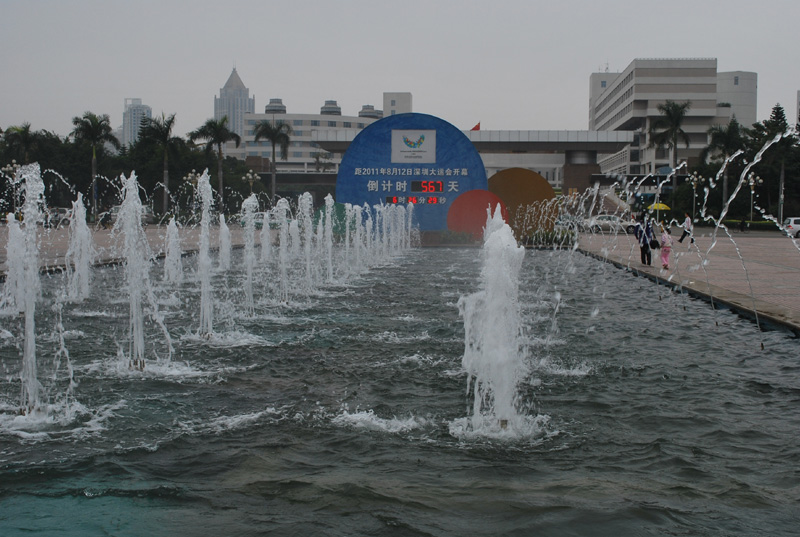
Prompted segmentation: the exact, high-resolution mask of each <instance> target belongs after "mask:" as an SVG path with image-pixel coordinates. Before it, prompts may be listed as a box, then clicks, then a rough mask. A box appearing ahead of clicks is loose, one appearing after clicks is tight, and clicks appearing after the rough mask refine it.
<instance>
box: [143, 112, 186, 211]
mask: <svg viewBox="0 0 800 537" xmlns="http://www.w3.org/2000/svg"><path fill="white" fill-rule="evenodd" d="M174 126H175V114H172V115H170V116H164V114H163V112H162V114H161V117H160V118H159V117H156V118H151V117H145V118H142V125H141V127H140V128H139V141H140V142H145V143H148V142H149V143H153V144H155V145H156V146H158V147H160V148H161V150H162V151H164V181H163V182H164V203H163V211H162V212H163V213H164V214H167V211H169V153H170V151H174V150H175V149H176V148H177V146H178V144H180V143H181V142H182V141H183V139H181V138H180V137H178V136H172V128H173V127H174Z"/></svg>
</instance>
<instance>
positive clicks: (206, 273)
mask: <svg viewBox="0 0 800 537" xmlns="http://www.w3.org/2000/svg"><path fill="white" fill-rule="evenodd" d="M197 190H198V191H199V193H200V249H199V253H198V256H197V272H198V276H199V279H200V326H199V328H198V333H199V335H201V336H205V337H208V336H210V335H211V334H212V333H213V332H214V305H213V291H212V289H211V255H210V248H211V244H210V242H211V240H210V230H209V222H210V220H211V200H212V196H213V193H212V192H211V185H210V184H209V182H208V170H206V171H204V172H203V174H202V175H201V176H200V178H199V179H198V180H197ZM222 221H224V217H223V218H222ZM220 229H221V228H220ZM221 233H222V232H221V231H220V234H221ZM221 239H222V237H220V242H221ZM226 251H227V250H226ZM220 255H222V249H220Z"/></svg>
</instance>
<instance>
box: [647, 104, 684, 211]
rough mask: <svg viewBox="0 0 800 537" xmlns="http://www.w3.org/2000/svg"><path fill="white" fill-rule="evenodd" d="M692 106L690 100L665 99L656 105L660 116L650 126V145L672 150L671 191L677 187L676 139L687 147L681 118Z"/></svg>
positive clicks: (682, 118)
mask: <svg viewBox="0 0 800 537" xmlns="http://www.w3.org/2000/svg"><path fill="white" fill-rule="evenodd" d="M691 107H692V103H691V102H690V101H686V102H682V103H678V102H675V101H669V100H668V101H667V102H665V103H664V104H659V105H658V111H659V112H660V113H661V117H660V118H658V119H657V120H655V122H654V123H653V124H652V125H651V126H650V132H649V135H650V147H654V146H655V147H665V146H666V147H668V148H669V149H670V150H671V151H672V170H673V175H672V192H673V195H674V193H675V188H676V187H677V184H678V180H677V171H676V169H677V168H678V141H679V140H680V141H683V142H684V143H685V144H686V147H687V148H688V147H689V135H687V134H686V132H684V130H683V120H684V119H686V113H687V112H688V111H689V109H690V108H691Z"/></svg>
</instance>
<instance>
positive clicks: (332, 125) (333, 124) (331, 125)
mask: <svg viewBox="0 0 800 537" xmlns="http://www.w3.org/2000/svg"><path fill="white" fill-rule="evenodd" d="M328 126H329V127H335V126H336V122H335V121H328Z"/></svg>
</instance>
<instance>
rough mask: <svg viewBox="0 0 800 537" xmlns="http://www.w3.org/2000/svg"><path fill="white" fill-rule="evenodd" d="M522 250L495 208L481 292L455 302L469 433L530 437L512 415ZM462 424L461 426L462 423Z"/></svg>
mask: <svg viewBox="0 0 800 537" xmlns="http://www.w3.org/2000/svg"><path fill="white" fill-rule="evenodd" d="M524 258H525V249H524V247H522V246H518V244H517V241H516V239H515V237H514V233H513V231H512V230H511V228H510V227H509V226H508V224H506V223H505V222H504V221H503V217H502V215H501V213H500V207H499V206H498V207H497V210H496V211H495V213H494V215H493V216H491V217H489V218H488V219H487V222H486V227H485V238H484V245H483V250H482V259H483V268H482V270H481V289H480V290H479V291H478V292H476V293H473V294H471V295H467V296H463V297H461V298H460V299H459V301H458V308H459V312H460V314H461V316H462V317H463V319H464V356H463V359H462V366H463V367H464V369H465V371H466V372H467V391H468V392H469V391H470V388H471V389H472V401H473V402H472V416H471V417H470V419H469V430H471V432H472V433H473V434H484V435H491V434H512V435H527V434H530V432H531V429H530V423H529V422H528V421H526V420H525V418H526V417H525V416H524V415H523V414H521V413H520V412H519V411H518V402H517V394H518V384H519V383H520V382H521V380H522V379H523V378H524V377H525V375H526V373H527V369H526V366H525V356H524V354H523V353H522V349H521V346H520V330H521V327H520V313H519V309H520V308H519V274H520V269H521V267H522V261H523V259H524ZM462 425H463V424H462Z"/></svg>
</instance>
